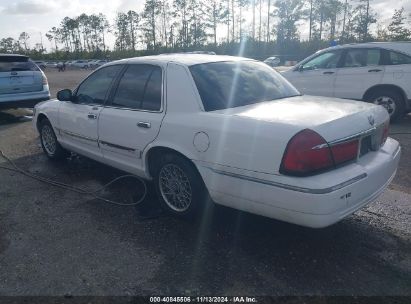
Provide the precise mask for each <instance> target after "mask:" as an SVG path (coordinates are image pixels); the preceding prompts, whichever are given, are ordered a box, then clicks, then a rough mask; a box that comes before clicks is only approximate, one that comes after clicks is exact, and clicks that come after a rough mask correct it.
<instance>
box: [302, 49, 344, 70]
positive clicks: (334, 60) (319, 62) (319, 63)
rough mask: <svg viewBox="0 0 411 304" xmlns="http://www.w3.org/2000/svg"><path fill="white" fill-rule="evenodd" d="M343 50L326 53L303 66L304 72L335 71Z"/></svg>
mask: <svg viewBox="0 0 411 304" xmlns="http://www.w3.org/2000/svg"><path fill="white" fill-rule="evenodd" d="M341 54H342V52H341V50H336V51H331V52H326V53H323V54H320V55H318V56H317V57H315V58H313V59H311V60H309V61H307V62H306V63H304V64H303V65H302V69H303V70H318V69H335V68H336V67H337V66H338V62H339V61H340V58H341Z"/></svg>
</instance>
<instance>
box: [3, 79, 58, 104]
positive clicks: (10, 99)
mask: <svg viewBox="0 0 411 304" xmlns="http://www.w3.org/2000/svg"><path fill="white" fill-rule="evenodd" d="M48 99H50V91H49V86H48V85H47V86H43V90H42V91H38V92H27V93H18V94H2V95H0V109H10V108H32V107H34V106H35V105H36V104H37V103H39V102H41V101H45V100H48Z"/></svg>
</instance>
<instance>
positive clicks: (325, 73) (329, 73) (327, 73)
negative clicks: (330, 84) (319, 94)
mask: <svg viewBox="0 0 411 304" xmlns="http://www.w3.org/2000/svg"><path fill="white" fill-rule="evenodd" d="M323 74H324V75H331V74H334V72H331V71H328V72H324V73H323Z"/></svg>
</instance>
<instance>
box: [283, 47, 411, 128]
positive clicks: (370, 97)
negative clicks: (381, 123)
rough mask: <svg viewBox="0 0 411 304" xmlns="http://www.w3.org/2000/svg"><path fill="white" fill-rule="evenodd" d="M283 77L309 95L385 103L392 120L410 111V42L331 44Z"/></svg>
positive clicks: (286, 72)
mask: <svg viewBox="0 0 411 304" xmlns="http://www.w3.org/2000/svg"><path fill="white" fill-rule="evenodd" d="M283 76H284V77H285V78H287V79H288V80H289V81H290V82H291V83H292V84H293V85H294V86H295V87H296V88H297V89H298V90H300V92H302V93H304V94H307V95H319V96H329V97H339V98H347V99H355V100H363V101H367V102H372V103H375V104H378V105H382V106H384V107H385V108H386V109H387V111H388V113H389V114H390V117H391V120H392V121H397V120H399V119H400V118H402V117H403V116H404V115H405V114H406V113H408V112H410V111H411V85H410V84H411V42H374V43H361V44H347V45H341V46H336V47H331V48H328V49H325V50H322V51H319V52H317V53H315V54H314V55H312V56H310V57H308V58H306V59H304V60H303V61H301V62H300V63H298V64H297V65H296V66H295V67H293V68H291V69H289V70H287V71H285V72H283Z"/></svg>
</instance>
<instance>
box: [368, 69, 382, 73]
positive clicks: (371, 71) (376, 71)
mask: <svg viewBox="0 0 411 304" xmlns="http://www.w3.org/2000/svg"><path fill="white" fill-rule="evenodd" d="M381 71H382V70H380V69H372V70H368V72H369V73H373V72H374V73H378V72H381Z"/></svg>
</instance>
